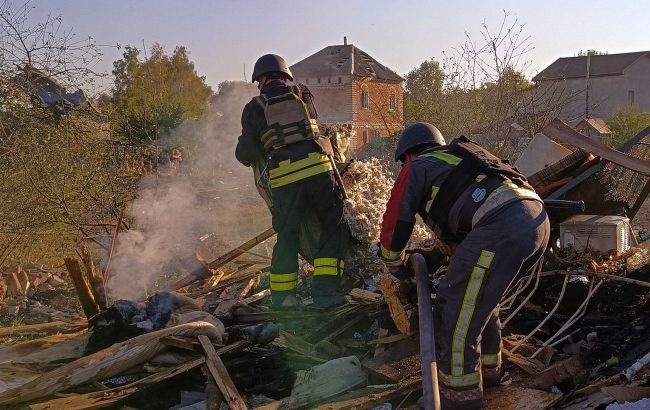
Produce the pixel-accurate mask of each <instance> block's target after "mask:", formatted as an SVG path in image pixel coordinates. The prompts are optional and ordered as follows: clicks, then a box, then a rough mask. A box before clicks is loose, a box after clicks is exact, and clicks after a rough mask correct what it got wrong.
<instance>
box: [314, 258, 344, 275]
mask: <svg viewBox="0 0 650 410" xmlns="http://www.w3.org/2000/svg"><path fill="white" fill-rule="evenodd" d="M337 262H338V264H337ZM344 267H345V262H343V261H342V260H339V259H337V258H316V259H314V276H321V275H330V276H336V275H342V274H343V268H344Z"/></svg>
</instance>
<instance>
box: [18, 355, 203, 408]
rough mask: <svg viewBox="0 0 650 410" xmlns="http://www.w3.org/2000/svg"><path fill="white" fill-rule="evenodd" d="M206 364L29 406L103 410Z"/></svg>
mask: <svg viewBox="0 0 650 410" xmlns="http://www.w3.org/2000/svg"><path fill="white" fill-rule="evenodd" d="M203 363H205V358H203V357H199V358H197V359H194V360H192V361H189V362H187V363H184V364H181V365H179V366H176V367H174V368H172V369H169V370H164V371H162V372H158V373H154V374H152V375H151V376H147V377H145V378H143V379H140V380H138V381H135V382H133V383H130V384H127V385H125V386H120V387H116V388H114V389H110V390H102V391H98V392H92V393H86V394H75V395H73V396H69V397H63V398H60V399H54V400H48V401H46V402H42V403H37V404H32V405H31V406H29V408H30V409H31V410H54V409H67V410H81V409H84V410H87V409H102V408H106V407H110V406H113V405H116V404H118V403H119V402H121V401H123V400H125V399H126V398H127V397H129V396H131V395H133V394H135V393H139V392H141V391H143V390H145V389H146V388H147V387H150V386H151V385H153V384H155V383H160V382H162V381H165V380H168V379H171V378H172V377H175V376H177V375H179V374H181V373H185V372H188V371H190V370H192V369H194V368H195V367H199V366H200V365H202V364H203Z"/></svg>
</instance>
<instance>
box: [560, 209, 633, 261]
mask: <svg viewBox="0 0 650 410" xmlns="http://www.w3.org/2000/svg"><path fill="white" fill-rule="evenodd" d="M629 226H630V220H629V219H628V218H626V217H624V216H601V215H576V216H573V217H571V218H569V219H567V220H566V221H564V222H562V223H561V224H560V246H561V247H562V248H569V247H573V248H574V249H575V250H576V251H583V250H585V248H587V247H589V248H591V249H594V250H597V251H601V252H609V251H615V252H616V254H617V255H620V254H621V253H623V252H625V251H627V250H628V249H629V248H630V228H629Z"/></svg>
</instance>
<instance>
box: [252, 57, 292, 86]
mask: <svg viewBox="0 0 650 410" xmlns="http://www.w3.org/2000/svg"><path fill="white" fill-rule="evenodd" d="M269 73H282V74H284V75H286V76H287V77H288V78H289V80H291V81H293V74H291V70H289V64H287V62H286V61H285V59H284V58H282V57H280V56H279V55H276V54H266V55H263V56H262V57H260V58H258V59H257V61H256V62H255V67H254V68H253V79H252V81H251V82H253V83H254V82H255V81H257V79H258V78H259V77H260V76H262V75H264V74H269Z"/></svg>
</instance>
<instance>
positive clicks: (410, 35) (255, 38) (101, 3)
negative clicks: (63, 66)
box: [10, 0, 650, 89]
mask: <svg viewBox="0 0 650 410" xmlns="http://www.w3.org/2000/svg"><path fill="white" fill-rule="evenodd" d="M10 1H11V2H15V3H16V4H22V1H18V0H15V1H14V0H10ZM31 4H32V5H33V6H34V9H33V11H32V13H31V17H30V18H31V19H32V20H33V21H34V22H36V21H39V20H40V19H42V18H43V17H45V16H47V15H48V14H51V15H55V16H56V15H60V16H61V17H62V19H63V25H64V27H66V28H69V29H72V30H73V32H74V33H75V35H77V36H79V37H80V38H84V37H87V36H92V37H93V38H94V39H95V41H96V42H97V44H100V45H103V47H102V50H103V52H104V56H103V60H102V62H101V63H100V64H99V65H98V66H97V69H98V70H99V71H106V72H110V70H111V67H112V62H113V61H114V60H116V59H118V58H119V57H120V56H121V53H122V51H123V49H122V50H119V49H118V47H116V45H117V44H119V45H121V46H124V45H134V46H136V47H138V48H140V49H142V47H143V45H144V46H145V47H147V48H148V47H150V45H151V44H152V43H160V44H161V45H162V46H164V47H165V48H166V49H167V50H168V51H171V50H173V49H174V47H176V46H179V45H184V46H186V47H187V48H188V50H189V52H190V58H191V59H192V61H193V62H194V63H195V66H196V69H197V71H198V73H199V74H200V75H203V76H205V77H206V81H207V83H208V84H209V85H211V86H212V87H213V89H216V86H217V85H218V84H219V83H220V82H221V81H224V80H243V79H244V73H246V75H247V76H250V73H251V70H252V66H253V64H254V63H255V60H256V59H257V58H258V57H259V56H261V55H263V54H266V53H276V54H280V55H282V56H283V57H284V58H285V59H287V61H288V62H289V64H293V63H295V62H298V61H300V60H302V59H303V58H305V57H307V56H309V55H310V54H312V53H315V52H316V51H318V50H320V49H322V48H323V47H325V46H328V45H334V44H342V43H343V36H347V39H348V43H349V44H354V45H355V46H356V47H358V48H360V49H362V50H364V51H366V52H367V53H369V54H370V55H371V56H373V57H374V58H376V59H377V60H379V61H380V62H381V63H382V64H384V65H386V66H388V67H390V68H391V69H393V70H394V71H395V72H397V73H398V74H401V75H404V74H406V73H408V72H409V71H410V70H412V69H413V68H415V67H417V66H419V65H420V63H422V62H423V61H425V60H427V59H430V58H436V59H437V60H441V59H442V58H443V52H445V51H447V52H449V51H451V50H452V49H453V48H458V47H460V46H461V45H462V44H463V43H464V42H465V39H466V37H465V33H467V34H468V35H469V36H470V38H473V39H475V40H479V39H480V38H479V35H480V29H481V24H482V23H483V22H485V23H486V24H487V25H488V27H490V28H493V29H497V28H498V26H499V25H500V23H501V21H502V19H503V13H504V11H506V12H507V13H508V14H509V15H510V18H511V20H510V21H513V20H512V19H514V18H516V19H518V21H519V23H522V24H525V27H524V32H525V33H526V34H527V35H529V36H530V42H531V44H532V46H533V47H534V48H533V49H532V50H531V51H530V52H529V53H527V55H526V59H527V60H529V61H530V70H529V73H528V74H529V77H532V75H534V74H536V73H537V72H539V71H541V70H542V69H544V68H545V67H546V66H547V65H549V64H550V63H552V62H553V61H555V60H556V59H557V58H559V57H567V56H573V55H575V54H576V53H577V52H578V51H579V50H587V49H595V50H601V51H607V52H609V53H610V54H612V53H621V52H631V51H641V50H649V49H650V24H648V21H647V18H648V16H649V15H650V1H633V0H626V1H600V0H591V1H572V0H562V1H558V0H544V1H539V0H538V1H529V0H518V1H514V0H482V1H474V0H472V1H449V0H446V1H438V0H435V1H434V0H429V1H425V0H417V1H416V0H401V1H395V0H392V1H388V0H367V1H366V0H347V1H344V0H325V1H312V0H301V1H290V0H259V1H258V0H238V1H236V0H183V1H180V0H179V1H171V0H110V1H109V0H33V1H32V2H31ZM109 85H110V84H109Z"/></svg>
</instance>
